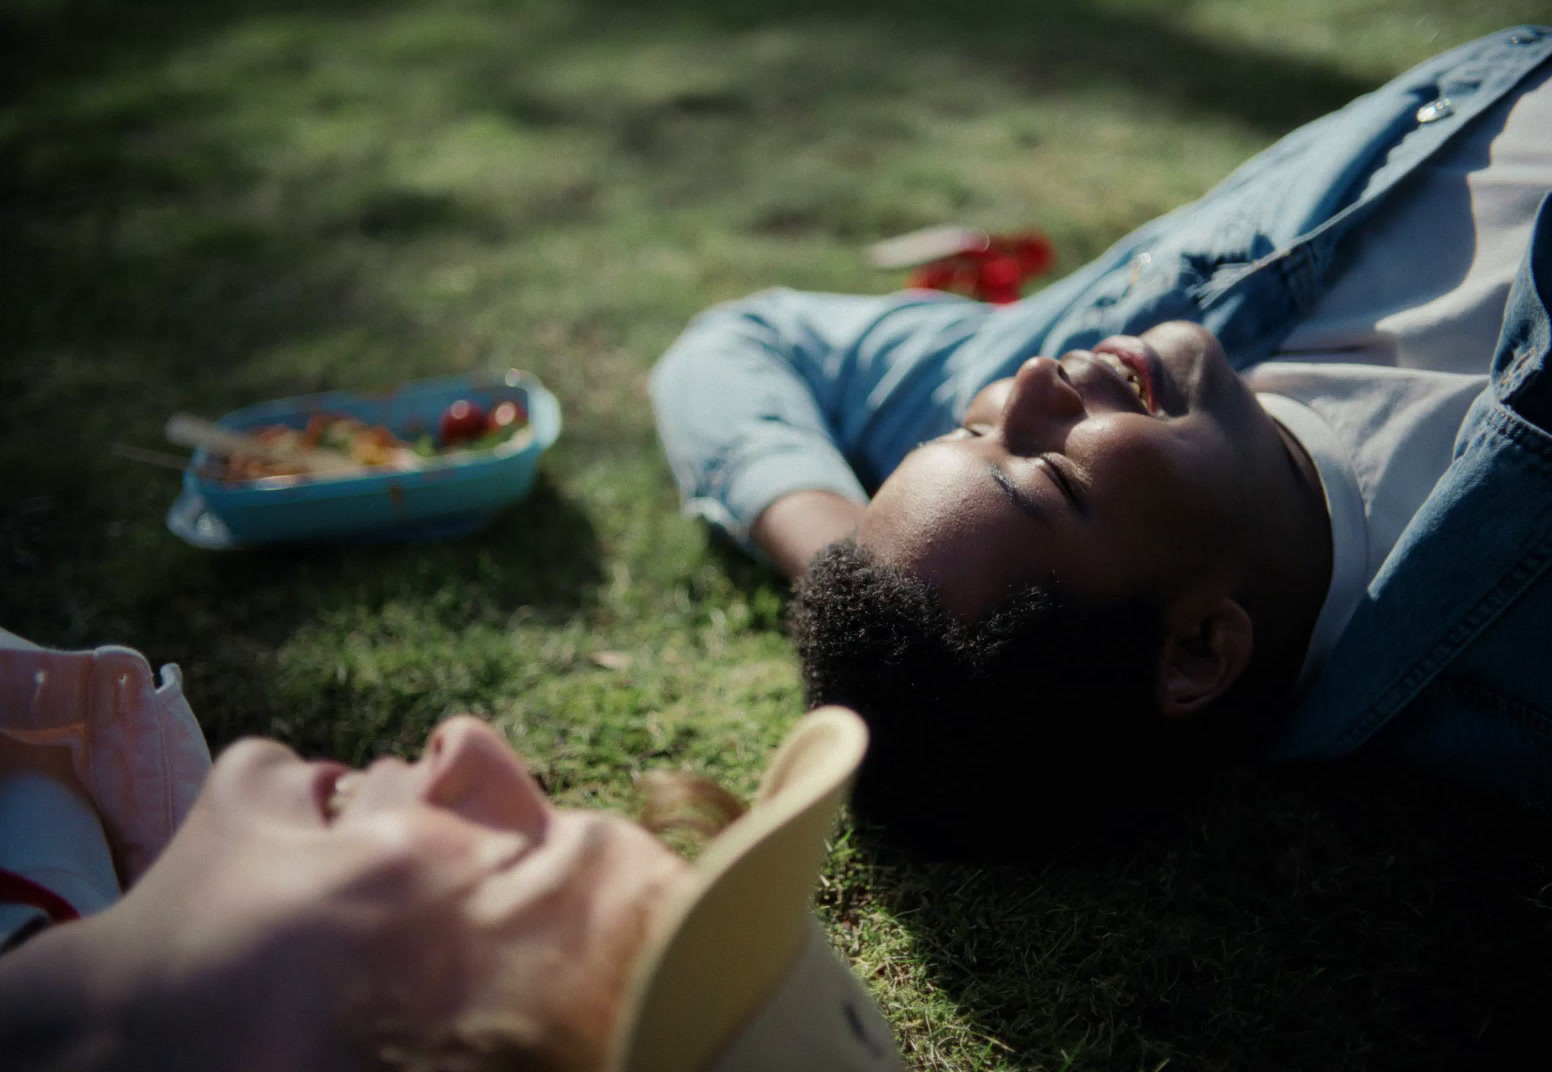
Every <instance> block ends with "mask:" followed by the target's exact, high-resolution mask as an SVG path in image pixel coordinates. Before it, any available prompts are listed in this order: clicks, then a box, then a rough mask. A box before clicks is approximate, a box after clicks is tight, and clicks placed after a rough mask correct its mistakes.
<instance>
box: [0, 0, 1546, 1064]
mask: <svg viewBox="0 0 1552 1072" xmlns="http://www.w3.org/2000/svg"><path fill="white" fill-rule="evenodd" d="M1549 14H1552V13H1549V12H1548V11H1547V9H1546V7H1545V5H1544V3H1543V2H1538V0H1483V2H1474V3H1469V4H1468V3H1460V2H1458V0H1246V2H1238V0H1210V2H1208V0H1204V2H1182V0H1110V2H1096V3H1071V4H1062V3H1056V2H1051V0H1047V2H1045V3H1039V2H1034V3H1026V4H1004V3H990V2H987V0H963V2H961V3H959V4H947V3H926V2H924V0H905V2H900V3H887V2H883V0H860V2H858V3H854V4H851V5H831V4H821V3H817V2H815V0H790V2H787V3H781V4H777V3H758V2H755V0H729V2H726V3H719V2H717V0H679V2H673V0H667V2H660V3H647V4H633V3H627V2H624V0H548V2H546V0H535V2H531V3H518V2H510V3H501V2H497V0H439V2H435V3H432V2H425V3H382V4H373V3H365V2H361V0H332V2H329V3H322V2H317V0H228V2H226V3H209V2H200V3H195V2H193V0H181V2H175V3H141V4H129V3H114V2H109V0H82V2H79V3H70V2H66V0H14V2H11V3H8V4H6V5H5V6H4V7H3V8H0V93H3V108H0V624H3V625H5V626H7V627H8V628H10V629H12V630H15V631H17V632H20V633H22V634H23V635H26V636H30V637H32V638H33V639H36V640H38V641H40V642H44V643H47V644H51V645H61V646H90V645H94V644H97V643H104V642H120V643H126V644H131V645H134V646H136V647H139V648H141V649H142V650H144V651H145V652H146V653H147V654H148V655H149V656H150V657H151V659H152V660H153V662H166V661H175V662H177V663H178V664H180V665H181V666H182V668H183V670H184V672H185V674H186V676H187V691H188V693H189V696H190V698H191V700H192V703H193V705H194V708H195V710H196V711H197V712H198V713H199V714H200V716H201V719H202V722H203V724H204V727H205V730H206V733H207V735H208V736H209V738H210V741H211V744H212V746H213V747H215V748H219V747H220V746H221V745H223V744H225V743H226V742H228V741H230V740H232V739H233V738H235V737H237V736H239V735H243V734H255V733H257V734H268V735H272V736H276V737H279V738H281V739H282V740H285V741H287V742H289V743H290V744H292V745H293V746H294V747H296V748H297V749H299V750H300V751H302V752H304V753H309V754H322V753H327V754H331V755H336V756H339V757H341V758H344V759H346V760H350V761H356V762H360V761H364V760H366V759H368V758H370V757H371V756H373V755H375V754H378V753H380V752H384V751H388V752H397V753H401V754H413V753H414V751H415V750H416V748H417V747H418V745H419V742H420V741H421V740H422V739H423V738H424V736H425V734H426V732H427V730H428V728H429V727H431V726H432V725H434V724H435V723H436V722H437V720H439V719H440V718H442V717H444V716H446V715H448V714H451V713H453V712H458V711H473V712H476V713H478V714H480V715H482V716H483V717H486V718H488V719H490V720H491V721H492V722H494V723H495V724H496V725H498V726H500V727H501V728H502V729H503V730H504V731H505V732H506V733H507V734H508V736H509V737H510V738H511V740H512V742H513V743H514V745H516V746H517V747H518V748H519V749H520V750H521V751H522V752H523V753H524V754H525V755H526V756H528V757H529V760H530V762H531V763H532V765H533V768H534V770H535V771H536V772H537V773H538V774H539V775H541V776H542V778H543V780H544V782H545V784H546V785H547V786H548V787H549V788H550V789H551V790H552V791H553V793H554V794H555V795H556V796H557V797H558V798H559V799H560V800H561V801H563V802H565V803H567V804H573V805H583V806H597V807H608V808H619V809H629V808H630V806H631V799H632V789H631V786H632V778H633V776H634V775H636V774H638V773H639V772H641V771H643V770H646V769H650V768H656V767H687V768H691V769H694V770H697V771H699V772H701V773H704V774H708V775H710V776H712V777H715V778H717V779H720V780H722V781H723V782H724V783H726V784H728V785H729V786H730V787H731V788H734V789H736V790H738V791H740V792H744V793H747V792H749V791H750V790H751V789H752V788H753V786H754V784H755V780H756V778H757V776H758V772H759V770H760V767H761V763H762V761H763V758H764V757H765V756H766V754H767V752H768V750H769V749H770V748H771V747H772V746H773V745H774V744H775V743H776V742H777V741H778V740H779V739H780V737H781V734H782V732H783V731H784V729H785V728H786V727H787V726H788V725H789V724H790V723H791V722H792V720H793V719H794V718H795V717H796V716H797V715H798V714H799V713H800V710H801V695H800V690H799V686H798V676H797V672H796V667H795V663H794V660H793V657H792V654H791V650H790V647H789V645H788V643H787V642H786V640H785V638H784V636H783V633H782V627H781V622H782V615H783V610H784V606H785V602H786V598H787V595H786V589H785V586H784V585H783V584H782V583H780V582H779V581H778V580H777V579H775V578H774V577H773V576H772V575H770V574H768V573H766V572H764V571H762V570H761V569H760V568H758V567H756V566H754V565H752V564H750V563H748V562H746V561H744V560H742V559H741V558H739V557H738V556H736V555H730V554H729V553H727V552H726V551H725V550H723V549H722V548H720V547H718V546H716V545H714V544H712V543H710V542H708V540H707V538H706V536H705V534H704V532H703V531H702V530H701V529H700V528H698V527H697V526H696V525H694V524H691V523H689V522H687V521H685V520H683V519H681V518H680V517H679V515H678V509H677V499H676V495H675V492H674V490H673V487H672V485H671V482H670V479H669V476H668V472H667V468H666V466H665V465H664V463H663V461H662V459H661V456H660V454H659V452H658V449H657V446H656V443H655V441H654V437H653V431H652V423H651V415H650V411H649V407H648V404H647V401H646V394H645V377H646V373H647V370H648V369H649V368H650V366H651V364H652V362H653V360H654V359H655V358H656V356H657V355H658V354H659V353H660V352H661V351H662V350H663V348H664V347H665V346H666V345H667V344H668V343H669V342H670V341H671V340H672V339H673V337H674V335H675V334H676V332H677V331H678V330H679V328H680V327H681V326H682V325H683V324H684V322H685V321H686V320H687V319H688V318H689V317H690V316H691V315H693V314H694V313H695V311H697V310H698V309H700V308H702V307H704V306H706V305H708V304H710V303H712V302H714V301H718V300H721V299H725V298H731V297H735V296H738V295H741V294H744V293H746V292H749V291H752V290H755V289H758V288H760V287H764V286H768V285H772V284H782V285H788V286H794V287H801V288H810V289H828V290H845V291H870V292H882V291H886V290H889V289H892V288H894V287H897V286H899V285H901V283H902V282H903V276H901V275H897V274H888V273H879V272H876V271H874V270H872V269H870V268H869V267H868V266H867V265H866V262H865V260H864V258H863V256H862V249H863V247H864V246H865V245H866V244H867V243H868V242H870V241H873V240H876V239H879V238H884V237H887V236H890V235H892V234H896V233H899V232H902V231H906V230H909V229H912V228H915V227H919V226H924V225H928V224H934V223H942V222H963V223H968V224H973V225H977V226H981V227H985V228H988V229H990V230H999V229H1015V228H1026V227H1038V228H1040V229H1043V230H1044V231H1046V232H1047V233H1048V234H1049V235H1050V236H1051V238H1052V239H1053V241H1054V243H1055V246H1056V249H1057V252H1058V272H1063V271H1068V270H1071V269H1072V268H1074V267H1076V266H1078V265H1080V264H1081V263H1082V262H1083V261H1084V260H1086V259H1087V258H1088V257H1090V256H1092V255H1093V254H1095V253H1097V252H1098V251H1100V250H1101V249H1102V248H1103V247H1104V246H1105V245H1107V244H1108V243H1109V242H1110V241H1112V240H1113V239H1115V238H1116V237H1118V236H1119V235H1120V234H1122V233H1124V232H1125V231H1126V230H1127V229H1129V228H1130V227H1132V226H1134V225H1136V224H1138V223H1140V222H1142V221H1144V220H1146V219H1148V218H1150V217H1152V216H1154V215H1155V214H1157V213H1159V212H1161V211H1163V210H1165V209H1168V208H1170V207H1172V206H1174V205H1176V204H1178V203H1180V202H1182V201H1184V200H1187V199H1189V198H1191V197H1193V196H1195V195H1197V194H1199V193H1201V192H1202V191H1204V190H1205V189H1207V188H1208V187H1209V186H1210V185H1211V184H1212V183H1213V182H1214V181H1215V180H1216V179H1218V178H1219V177H1221V176H1222V175H1223V174H1225V173H1226V172H1227V171H1228V170H1229V169H1230V168H1231V167H1232V166H1233V165H1234V164H1235V163H1237V162H1238V161H1240V160H1241V159H1243V158H1244V157H1245V156H1247V155H1248V154H1250V153H1251V152H1253V151H1255V150H1256V149H1257V148H1259V147H1261V146H1264V145H1266V144H1267V143H1269V142H1270V141H1271V140H1272V139H1274V138H1275V137H1276V136H1277V135H1279V134H1280V133H1282V132H1284V131H1286V130H1288V129H1290V128H1292V127H1293V126H1295V125H1297V124H1298V123H1300V122H1302V121H1304V120H1306V119H1309V118H1312V117H1314V116H1316V115H1319V114H1321V113H1323V112H1325V111H1327V110H1329V109H1330V108H1333V107H1336V106H1338V105H1340V104H1342V103H1343V102H1345V101H1346V100H1347V99H1348V98H1350V97H1352V96H1354V95H1356V94H1358V93H1360V92H1363V91H1364V90H1366V89H1369V88H1372V87H1374V86H1376V85H1378V84H1379V83H1381V82H1383V81H1384V80H1385V79H1386V78H1388V77H1389V76H1391V75H1392V74H1394V73H1396V72H1399V71H1400V70H1403V69H1404V68H1406V67H1407V66H1409V65H1411V64H1412V63H1414V62H1416V61H1418V60H1421V59H1423V58H1425V57H1427V56H1428V55H1431V54H1432V53H1434V52H1436V51H1439V50H1442V49H1443V48H1446V47H1448V46H1450V45H1454V44H1457V43H1460V42H1462V41H1465V40H1468V39H1470V38H1472V37H1475V36H1477V35H1479V34H1481V33H1484V32H1487V31H1489V30H1492V29H1495V28H1498V27H1500V26H1504V25H1509V24H1512V23H1516V22H1522V21H1531V20H1534V19H1535V18H1536V17H1537V16H1538V15H1539V16H1540V17H1542V18H1546V17H1548V15H1549ZM508 366H516V367H519V368H522V369H526V370H528V371H531V372H533V373H536V374H537V375H538V376H540V377H541V378H542V379H543V380H544V381H545V382H546V383H547V384H548V385H549V386H550V387H551V388H552V389H553V390H554V391H555V392H556V394H557V395H558V396H559V398H560V400H561V404H562V406H563V409H564V413H565V420H566V427H565V431H564V434H563V435H562V438H561V440H560V442H559V444H558V445H557V446H556V447H555V449H554V450H553V451H552V452H551V453H550V454H549V455H548V456H547V457H546V460H545V462H544V466H543V470H542V475H541V478H540V482H539V485H538V487H537V489H536V491H535V493H534V494H533V496H532V497H531V498H530V499H528V500H527V501H526V502H524V503H523V504H521V505H520V506H518V507H516V508H515V509H512V510H511V511H509V512H507V513H506V514H504V515H502V516H501V517H500V518H499V519H498V520H497V521H496V522H495V523H494V524H493V525H492V526H491V527H490V528H489V529H488V530H486V531H484V532H482V533H481V534H479V535H478V536H476V537H473V538H470V539H466V540H461V541H457V542H450V543H439V544H414V545H407V546H394V545H378V544H371V543H362V544H342V545H338V546H332V547H309V548H272V549H255V550H246V551H236V552H229V553H210V552H204V551H198V550H194V549H192V548H190V547H187V546H185V545H184V544H182V543H181V542H179V541H178V540H177V539H176V538H174V537H173V536H172V535H170V534H169V533H168V531H167V529H166V528H165V525H164V515H165V513H166V510H167V507H168V505H169V504H170V503H171V501H172V500H173V498H174V496H175V495H176V494H177V490H178V478H177V475H176V474H175V473H171V472H164V471H160V470H157V469H153V468H150V467H145V466H141V465H137V464H136V463H133V462H130V461H125V460H121V459H119V458H117V457H115V456H114V455H113V454H112V453H111V452H110V448H111V445H112V444H113V443H116V442H122V443H127V444H131V445H136V446H141V447H159V446H161V443H160V437H161V428H162V424H163V422H164V421H165V419H166V417H167V416H168V415H169V414H170V413H172V412H175V411H180V410H183V411H190V412H194V413H199V414H204V415H207V416H217V415H219V414H221V413H224V412H226V411H228V410H230V409H233V408H236V407H238V406H240V405H244V404H247V403H250V402H255V401H259V400H263V399H268V398H275V397H282V396H288V395H295V394H299V393H303V392H308V391H314V390H319V389H327V388H350V389H375V388H385V387H391V386H393V385H395V384H397V383H400V382H402V381H404V380H408V379H413V378H417V377H424V376H433V375H443V374H448V373H458V372H465V371H469V370H473V369H479V368H489V367H508ZM952 726H953V712H951V711H945V712H944V732H945V733H952V732H953V728H952ZM920 791H921V792H923V793H928V794H930V793H932V792H934V787H933V786H932V785H930V784H926V785H923V786H921V787H920ZM988 821H998V822H1001V823H1003V824H1004V825H1005V826H1006V827H1007V828H1008V830H1009V836H1010V837H1017V836H1018V831H1019V830H1020V829H1021V828H1024V827H1034V826H1039V825H1045V824H1050V823H1061V822H1062V821H1063V820H1062V817H1061V816H1058V815H1047V814H1030V815H1024V816H1000V817H999V816H988ZM1547 834H1548V830H1547V828H1546V827H1545V825H1543V824H1541V823H1540V822H1538V821H1537V820H1535V819H1533V818H1531V817H1529V816H1525V815H1522V814H1520V813H1518V812H1516V811H1514V810H1512V809H1508V808H1504V807H1501V806H1498V805H1496V804H1493V803H1491V802H1487V801H1479V800H1475V799H1470V798H1465V797H1462V796H1459V795H1456V794H1454V793H1450V792H1446V791H1443V790H1440V789H1438V788H1436V787H1433V786H1428V785H1419V784H1415V783H1413V782H1410V781H1406V780H1397V779H1395V778H1389V777H1383V776H1381V775H1379V774H1376V773H1373V772H1361V771H1360V772H1354V771H1330V772H1278V773H1260V774H1249V773H1240V774H1234V775H1230V776H1226V777H1224V778H1223V779H1221V780H1220V781H1219V782H1217V783H1215V784H1213V785H1211V786H1209V787H1207V789H1206V792H1205V794H1204V795H1203V798H1202V799H1201V800H1200V801H1199V802H1198V803H1196V804H1194V805H1193V806H1192V807H1191V808H1190V810H1189V812H1188V813H1187V814H1185V815H1183V816H1181V817H1180V819H1179V821H1177V822H1174V823H1170V824H1166V825H1164V826H1162V827H1161V828H1159V829H1156V830H1150V831H1146V832H1143V833H1139V834H1138V835H1137V836H1136V837H1135V838H1131V839H1128V840H1127V841H1125V842H1124V843H1121V844H1117V843H1107V844H1104V845H1093V846H1080V847H1077V848H1075V849H1074V851H1072V852H1071V853H1069V854H1067V855H1065V856H1063V857H1062V858H1060V859H1057V860H1054V861H1045V862H1043V863H1041V864H1039V865H1038V866H1032V867H1028V868H997V869H982V868H973V867H966V866H952V865H932V866H926V865H922V864H918V863H913V862H911V861H909V860H902V859H899V858H897V857H895V856H892V855H889V854H888V853H887V852H882V851H880V850H876V849H873V848H870V847H869V846H868V845H867V844H866V843H865V841H864V840H863V839H862V838H860V837H858V836H857V835H856V834H854V832H852V831H851V830H850V828H849V827H843V828H842V829H841V830H840V831H838V834H837V838H836V842H835V850H836V851H835V853H834V854H833V857H832V862H831V864H830V866H829V869H828V871H827V872H826V874H825V876H824V878H823V880H822V883H821V887H820V890H819V906H820V911H821V913H822V915H823V917H824V919H825V921H826V923H827V925H828V926H829V928H830V932H831V935H832V937H833V939H834V941H835V943H836V944H837V946H838V947H840V948H841V949H842V950H844V951H845V953H847V954H848V955H849V956H850V957H851V958H853V960H854V962H855V963H856V965H857V970H858V972H859V973H860V974H861V975H862V976H863V977H864V978H865V979H866V980H867V981H868V983H869V985H870V986H871V987H872V989H873V991H874V993H875V994H876V995H877V997H878V999H879V1001H880V1002H881V1004H882V1005H883V1006H884V1008H885V1009H886V1011H887V1012H888V1014H889V1016H890V1018H891V1019H892V1021H893V1022H894V1024H895V1025H896V1027H897V1030H898V1033H899V1037H900V1040H901V1044H902V1046H903V1048H904V1050H905V1052H906V1053H907V1054H908V1055H909V1058H910V1060H911V1062H912V1064H913V1065H915V1066H916V1067H919V1068H924V1069H945V1070H955V1072H963V1070H970V1069H1043V1070H1056V1069H1107V1070H1134V1069H1138V1070H1150V1072H1152V1070H1157V1069H1159V1068H1164V1067H1168V1068H1171V1069H1193V1070H1194V1069H1224V1070H1249V1069H1279V1070H1281V1069H1310V1070H1317V1069H1318V1070H1336V1069H1450V1070H1456V1069H1473V1068H1481V1069H1495V1070H1496V1069H1503V1070H1510V1072H1514V1070H1518V1069H1535V1068H1544V1067H1547V1066H1548V1064H1549V1063H1552V1057H1548V1056H1547V1053H1546V1044H1545V1036H1544V1031H1543V1024H1544V1023H1545V1011H1546V1010H1547V1009H1548V1008H1549V1006H1552V973H1549V970H1548V966H1549V965H1552V911H1549V909H1552V902H1549V900H1548V897H1549V894H1548V893H1547V890H1548V889H1549V887H1548V883H1552V868H1549V866H1548V863H1549V859H1552V854H1549V853H1548V851H1547V849H1546V848H1545V846H1546V844H1547ZM795 1072H798V1070H795Z"/></svg>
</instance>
